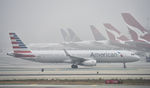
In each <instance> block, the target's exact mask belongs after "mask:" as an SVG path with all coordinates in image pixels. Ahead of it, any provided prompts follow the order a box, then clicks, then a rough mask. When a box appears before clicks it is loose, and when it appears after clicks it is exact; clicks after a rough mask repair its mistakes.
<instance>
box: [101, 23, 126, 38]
mask: <svg viewBox="0 0 150 88" xmlns="http://www.w3.org/2000/svg"><path fill="white" fill-rule="evenodd" d="M104 26H105V28H107V34H108V36H109V35H112V33H114V34H113V36H114V38H115V40H121V41H129V39H128V38H127V37H126V36H125V35H121V32H120V31H119V30H117V29H116V28H115V27H114V26H112V25H111V24H109V23H104ZM108 30H109V31H111V34H110V32H108Z"/></svg>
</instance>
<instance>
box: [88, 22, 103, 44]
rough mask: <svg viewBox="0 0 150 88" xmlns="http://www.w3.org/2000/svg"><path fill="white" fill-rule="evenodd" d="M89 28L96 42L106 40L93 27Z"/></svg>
mask: <svg viewBox="0 0 150 88" xmlns="http://www.w3.org/2000/svg"><path fill="white" fill-rule="evenodd" d="M90 27H91V31H92V33H93V35H94V38H95V40H96V41H100V40H106V38H105V37H104V36H103V35H102V34H101V33H100V32H99V31H98V30H97V29H96V28H95V27H94V26H93V25H91V26H90Z"/></svg>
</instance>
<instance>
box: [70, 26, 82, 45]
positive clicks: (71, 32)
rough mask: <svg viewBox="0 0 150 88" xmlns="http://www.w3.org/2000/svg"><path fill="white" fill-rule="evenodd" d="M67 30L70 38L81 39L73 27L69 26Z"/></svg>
mask: <svg viewBox="0 0 150 88" xmlns="http://www.w3.org/2000/svg"><path fill="white" fill-rule="evenodd" d="M67 30H68V32H69V35H70V39H71V41H72V42H79V41H81V39H80V38H79V37H78V36H77V35H76V34H75V32H74V31H73V30H72V29H70V28H68V29H67Z"/></svg>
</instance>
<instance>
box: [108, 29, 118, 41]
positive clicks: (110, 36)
mask: <svg viewBox="0 0 150 88" xmlns="http://www.w3.org/2000/svg"><path fill="white" fill-rule="evenodd" d="M106 32H107V35H108V38H109V40H111V41H116V38H115V36H114V35H113V34H112V33H111V32H109V31H107V30H106Z"/></svg>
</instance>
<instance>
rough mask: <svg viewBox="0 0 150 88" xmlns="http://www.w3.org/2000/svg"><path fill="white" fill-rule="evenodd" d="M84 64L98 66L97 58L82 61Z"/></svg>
mask: <svg viewBox="0 0 150 88" xmlns="http://www.w3.org/2000/svg"><path fill="white" fill-rule="evenodd" d="M81 65H83V66H96V60H86V61H84V62H82V63H81Z"/></svg>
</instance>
